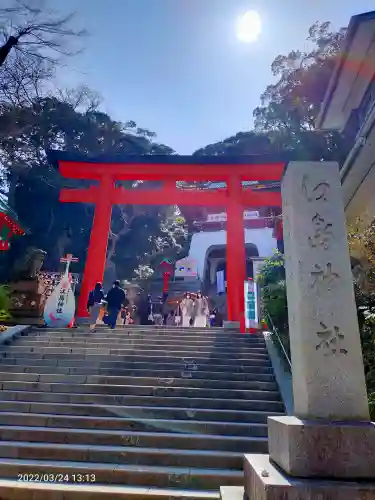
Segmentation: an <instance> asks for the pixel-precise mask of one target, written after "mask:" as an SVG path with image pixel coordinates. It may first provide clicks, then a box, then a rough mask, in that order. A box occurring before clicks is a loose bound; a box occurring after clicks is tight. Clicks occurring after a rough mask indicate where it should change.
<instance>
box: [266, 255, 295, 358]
mask: <svg viewBox="0 0 375 500" xmlns="http://www.w3.org/2000/svg"><path fill="white" fill-rule="evenodd" d="M258 283H259V285H260V287H261V291H262V292H261V300H262V307H263V311H264V315H265V320H266V322H268V317H267V315H269V316H270V318H271V320H272V323H273V325H274V326H275V327H276V328H277V331H278V334H279V336H280V338H281V341H282V342H283V345H284V348H285V349H286V351H287V352H288V353H289V354H290V345H289V332H288V304H287V296H286V282H285V268H284V255H283V254H281V253H280V252H274V254H273V255H272V256H271V257H269V258H268V259H265V261H264V263H263V265H262V267H261V268H260V272H259V275H258ZM269 326H271V325H269ZM277 347H278V348H279V347H280V346H279V345H277Z"/></svg>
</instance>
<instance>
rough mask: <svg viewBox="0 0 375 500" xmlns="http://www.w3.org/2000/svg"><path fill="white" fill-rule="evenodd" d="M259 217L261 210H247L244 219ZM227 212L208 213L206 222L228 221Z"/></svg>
mask: <svg viewBox="0 0 375 500" xmlns="http://www.w3.org/2000/svg"><path fill="white" fill-rule="evenodd" d="M258 217H259V212H255V211H254V212H252V211H248V210H245V211H244V214H243V218H244V220H250V219H257V218H258ZM226 221H227V214H226V212H222V213H221V214H208V215H207V219H206V222H226Z"/></svg>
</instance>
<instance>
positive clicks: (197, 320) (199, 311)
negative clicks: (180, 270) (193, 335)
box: [194, 292, 209, 328]
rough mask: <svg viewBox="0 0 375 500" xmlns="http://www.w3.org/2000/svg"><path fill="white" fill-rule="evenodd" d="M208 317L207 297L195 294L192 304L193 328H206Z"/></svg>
mask: <svg viewBox="0 0 375 500" xmlns="http://www.w3.org/2000/svg"><path fill="white" fill-rule="evenodd" d="M208 315H209V309H208V300H207V297H203V295H202V293H201V292H198V293H197V298H196V299H195V304H194V327H196V328H206V326H207V320H208Z"/></svg>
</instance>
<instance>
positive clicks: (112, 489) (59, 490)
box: [0, 479, 220, 500]
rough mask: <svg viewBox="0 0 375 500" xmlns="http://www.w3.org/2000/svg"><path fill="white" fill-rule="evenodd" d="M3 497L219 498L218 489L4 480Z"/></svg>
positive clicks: (18, 499)
mask: <svg viewBox="0 0 375 500" xmlns="http://www.w3.org/2000/svg"><path fill="white" fill-rule="evenodd" d="M0 498H1V499H2V500H104V499H107V498H108V499H113V500H171V499H177V498H178V499H179V500H219V499H220V495H219V493H218V492H217V491H204V490H200V491H194V490H183V489H177V488H173V489H161V488H148V487H144V488H142V487H132V486H116V485H103V484H97V485H96V484H82V483H78V482H75V483H73V484H66V483H56V482H54V483H44V482H39V483H38V482H27V481H18V480H6V479H2V480H0Z"/></svg>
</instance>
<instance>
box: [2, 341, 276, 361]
mask: <svg viewBox="0 0 375 500" xmlns="http://www.w3.org/2000/svg"><path fill="white" fill-rule="evenodd" d="M8 352H11V353H14V354H15V355H18V354H21V353H27V354H29V353H33V354H42V355H43V354H47V355H50V354H52V355H54V354H69V355H70V354H72V355H81V356H89V355H95V356H98V355H100V356H102V355H105V356H108V355H110V356H111V355H114V356H135V357H136V356H140V355H141V356H144V357H150V356H151V357H162V358H169V357H171V358H185V357H188V358H194V359H218V360H227V359H228V358H229V360H230V361H237V360H239V361H241V360H245V361H247V360H249V359H266V360H267V359H268V353H267V350H266V349H265V348H261V349H251V351H250V352H249V353H247V352H246V353H243V354H242V353H241V352H240V353H236V354H235V353H228V352H226V351H225V350H216V349H213V350H208V351H201V350H199V351H195V352H194V351H184V350H177V351H173V350H167V349H166V348H162V349H160V348H159V349H142V348H140V349H134V348H133V347H132V346H125V345H123V346H122V347H118V348H114V349H113V348H110V347H100V348H98V347H39V346H36V347H35V346H29V345H26V346H23V345H17V344H13V345H11V346H0V353H8Z"/></svg>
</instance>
